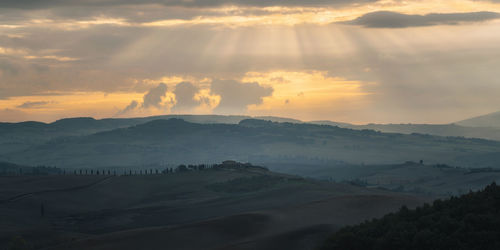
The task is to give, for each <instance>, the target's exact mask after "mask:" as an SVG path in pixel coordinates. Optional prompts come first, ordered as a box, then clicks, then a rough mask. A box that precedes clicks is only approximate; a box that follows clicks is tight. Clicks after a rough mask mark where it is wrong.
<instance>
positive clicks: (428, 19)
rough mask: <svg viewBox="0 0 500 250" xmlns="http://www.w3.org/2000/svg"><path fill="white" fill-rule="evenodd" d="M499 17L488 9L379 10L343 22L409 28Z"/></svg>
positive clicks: (480, 20)
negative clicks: (414, 12) (419, 12)
mask: <svg viewBox="0 0 500 250" xmlns="http://www.w3.org/2000/svg"><path fill="white" fill-rule="evenodd" d="M499 18H500V14H499V13H496V12H487V11H482V12H467V13H446V14H442V13H432V14H427V15H406V14H401V13H398V12H391V11H377V12H371V13H368V14H365V15H363V16H361V17H358V18H356V19H354V20H352V21H348V22H343V23H346V24H353V25H360V26H363V27H367V28H407V27H421V26H434V25H456V24H460V23H472V22H484V21H489V20H493V19H499Z"/></svg>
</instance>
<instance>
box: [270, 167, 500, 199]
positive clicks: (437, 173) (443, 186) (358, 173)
mask: <svg viewBox="0 0 500 250" xmlns="http://www.w3.org/2000/svg"><path fill="white" fill-rule="evenodd" d="M268 167H271V168H272V169H274V170H276V171H285V170H286V171H287V172H288V173H291V174H297V175H300V176H307V177H312V178H316V179H322V180H329V181H335V182H346V183H352V184H355V185H359V186H365V187H370V188H383V189H387V190H392V191H397V192H405V193H415V194H425V195H432V196H442V197H448V196H450V195H460V194H464V193H466V192H468V191H469V190H473V191H474V190H479V189H481V188H483V187H484V186H486V185H488V184H490V183H492V182H500V170H499V169H493V168H473V169H467V168H461V167H454V166H448V165H445V164H433V165H429V164H420V163H417V162H405V163H401V164H383V165H348V164H345V165H340V164H339V165H328V164H324V165H321V164H315V165H301V164H277V163H275V164H268Z"/></svg>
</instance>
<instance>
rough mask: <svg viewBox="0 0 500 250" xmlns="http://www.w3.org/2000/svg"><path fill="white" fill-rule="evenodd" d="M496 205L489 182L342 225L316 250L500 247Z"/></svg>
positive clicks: (499, 202) (497, 193)
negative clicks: (470, 190)
mask: <svg viewBox="0 0 500 250" xmlns="http://www.w3.org/2000/svg"><path fill="white" fill-rule="evenodd" d="M499 208H500V187H499V186H497V185H496V184H492V185H489V186H488V187H486V188H485V189H484V190H483V191H480V192H476V193H469V194H466V195H463V196H461V197H459V198H456V197H452V198H451V199H448V200H445V201H441V200H436V201H434V203H433V204H432V205H427V204H426V205H424V206H422V207H417V208H416V209H412V210H409V209H408V208H407V207H402V208H401V209H400V210H399V212H397V213H391V214H388V215H386V216H384V217H383V218H382V219H374V220H372V221H368V222H365V223H362V224H360V225H357V226H348V227H345V228H343V229H341V230H339V231H338V232H336V233H335V234H334V235H333V236H332V237H331V238H330V239H329V240H328V241H327V242H326V244H325V245H324V246H323V247H322V248H320V249H322V250H330V249H352V250H357V249H360V250H361V249H500V237H499V236H500V227H498V225H499V224H500V209H499Z"/></svg>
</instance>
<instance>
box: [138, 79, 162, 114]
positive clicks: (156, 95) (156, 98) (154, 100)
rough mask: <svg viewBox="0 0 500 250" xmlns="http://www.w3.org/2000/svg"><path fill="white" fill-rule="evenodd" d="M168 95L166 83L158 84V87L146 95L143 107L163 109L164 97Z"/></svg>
mask: <svg viewBox="0 0 500 250" xmlns="http://www.w3.org/2000/svg"><path fill="white" fill-rule="evenodd" d="M166 95H167V85H166V84H165V83H160V84H158V86H157V87H155V88H152V89H150V90H149V92H148V93H146V94H145V95H144V97H143V98H142V99H143V102H142V107H143V108H149V107H157V108H161V107H162V102H163V97H165V96H166Z"/></svg>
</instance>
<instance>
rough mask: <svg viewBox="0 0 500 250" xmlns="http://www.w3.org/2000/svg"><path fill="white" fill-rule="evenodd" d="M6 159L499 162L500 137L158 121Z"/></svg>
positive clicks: (72, 163) (68, 162) (108, 163)
mask: <svg viewBox="0 0 500 250" xmlns="http://www.w3.org/2000/svg"><path fill="white" fill-rule="evenodd" d="M1 158H3V160H5V161H9V162H15V163H19V164H27V165H38V164H44V165H56V166H58V167H62V168H89V167H114V166H121V167H127V166H146V165H151V164H156V165H159V164H165V163H168V164H177V163H183V162H187V163H207V162H219V161H222V160H226V159H235V160H239V161H244V162H254V163H271V162H274V163H276V162H280V163H317V162H321V163H325V162H326V163H331V164H340V163H352V164H361V163H365V164H388V163H389V164H392V163H399V162H405V161H407V160H420V159H421V160H424V161H425V162H427V163H446V164H450V165H456V166H465V167H498V162H499V159H500V142H496V141H488V140H481V139H465V138H458V137H438V136H430V135H421V134H411V135H404V134H393V133H380V132H375V131H373V130H352V129H345V128H339V127H332V126H324V125H313V124H297V123H277V122H270V121H263V120H255V119H248V120H243V121H241V122H240V123H239V124H199V123H190V122H186V121H184V120H180V119H170V120H155V121H151V122H148V123H144V124H139V125H136V126H132V127H128V128H120V129H115V130H111V131H105V132H99V133H95V134H92V135H86V136H78V137H64V138H56V139H54V140H51V141H49V142H47V143H43V144H40V145H35V146H33V147H30V148H28V149H25V150H21V151H17V152H11V153H8V154H5V153H4V154H2V155H1Z"/></svg>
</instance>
